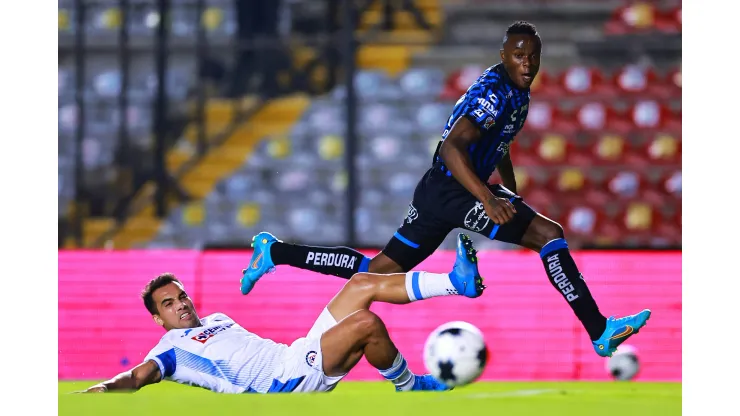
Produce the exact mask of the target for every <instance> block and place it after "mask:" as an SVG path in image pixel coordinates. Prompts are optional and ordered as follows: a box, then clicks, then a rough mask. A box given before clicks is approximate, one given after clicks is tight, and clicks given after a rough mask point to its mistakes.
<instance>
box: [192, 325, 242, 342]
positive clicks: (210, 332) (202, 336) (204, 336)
mask: <svg viewBox="0 0 740 416" xmlns="http://www.w3.org/2000/svg"><path fill="white" fill-rule="evenodd" d="M232 326H234V324H233V323H230V324H226V325H218V326H214V327H213V328H208V329H205V330H203V332H201V333H199V334H198V335H196V336H194V337H192V338H190V339H192V340H193V341H198V342H200V343H201V344H205V343H206V341H208V340H209V339H211V338H213V337H214V336H215V335H216V334H218V333H219V332H223V331H226V330H227V329H229V328H231V327H232Z"/></svg>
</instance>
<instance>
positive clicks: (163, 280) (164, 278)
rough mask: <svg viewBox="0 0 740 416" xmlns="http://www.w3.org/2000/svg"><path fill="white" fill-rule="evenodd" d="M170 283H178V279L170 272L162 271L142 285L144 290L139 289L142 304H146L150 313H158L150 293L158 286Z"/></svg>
mask: <svg viewBox="0 0 740 416" xmlns="http://www.w3.org/2000/svg"><path fill="white" fill-rule="evenodd" d="M170 283H180V280H178V279H177V277H175V275H174V274H172V273H162V274H160V275H159V276H157V277H155V278H154V279H152V280H151V281H149V283H147V284H146V286H145V287H144V290H142V291H141V298H142V299H143V300H144V306H146V310H148V311H149V313H151V314H152V315H156V314H157V313H159V311H158V310H157V305H155V304H154V298H153V297H152V293H154V291H155V290H157V289H159V288H160V287H162V286H165V285H168V284H170ZM180 284H181V283H180Z"/></svg>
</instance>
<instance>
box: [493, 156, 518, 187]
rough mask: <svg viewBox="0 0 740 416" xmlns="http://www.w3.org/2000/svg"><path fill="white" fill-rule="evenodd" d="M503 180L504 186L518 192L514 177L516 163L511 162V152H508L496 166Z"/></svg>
mask: <svg viewBox="0 0 740 416" xmlns="http://www.w3.org/2000/svg"><path fill="white" fill-rule="evenodd" d="M496 169H497V170H498V174H499V176H501V181H502V182H503V183H504V186H505V187H506V188H507V189H508V190H510V191H511V192H513V193H516V178H515V177H514V165H512V164H511V153H506V155H504V157H503V159H501V161H500V162H498V165H497V166H496Z"/></svg>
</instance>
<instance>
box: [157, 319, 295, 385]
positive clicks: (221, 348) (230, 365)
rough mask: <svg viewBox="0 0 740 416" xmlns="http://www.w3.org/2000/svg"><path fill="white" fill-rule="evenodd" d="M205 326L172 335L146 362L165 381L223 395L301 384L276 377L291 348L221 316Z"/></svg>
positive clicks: (175, 332)
mask: <svg viewBox="0 0 740 416" xmlns="http://www.w3.org/2000/svg"><path fill="white" fill-rule="evenodd" d="M201 324H202V326H200V327H197V328H189V329H173V330H170V331H168V332H167V333H166V334H165V335H164V336H163V337H162V339H161V340H160V341H159V344H157V346H156V347H154V348H153V349H152V350H151V351H150V352H149V354H148V355H147V356H146V358H145V359H144V361H145V362H146V361H148V360H152V361H154V362H156V363H157V365H158V366H159V370H160V371H161V373H162V379H167V380H171V381H175V382H178V383H182V384H187V385H192V386H198V387H203V388H206V389H209V390H212V391H214V392H218V393H244V392H257V393H268V392H275V391H292V390H293V389H295V387H296V386H297V384H298V383H290V382H287V383H281V382H280V381H278V380H277V379H275V377H274V376H273V375H274V373H275V370H276V369H277V368H278V367H279V366H280V364H281V362H282V358H283V354H284V353H285V350H286V349H287V348H288V346H287V345H285V344H279V343H276V342H274V341H272V340H269V339H264V338H261V337H259V336H257V335H255V334H253V333H251V332H249V331H247V330H246V329H244V328H242V327H241V326H240V325H239V324H237V323H236V322H234V321H233V320H232V319H231V318H229V317H228V316H226V315H224V314H222V313H214V314H212V315H209V316H206V317H205V318H202V319H201ZM296 381H297V382H298V380H296ZM291 384H296V386H294V385H291Z"/></svg>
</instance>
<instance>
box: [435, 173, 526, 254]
mask: <svg viewBox="0 0 740 416" xmlns="http://www.w3.org/2000/svg"><path fill="white" fill-rule="evenodd" d="M489 189H490V190H491V192H492V193H493V194H494V195H496V196H498V197H500V198H506V199H508V200H509V201H511V203H512V204H513V205H514V207H515V208H516V211H517V212H516V214H515V215H514V218H512V219H511V220H510V221H509V222H507V223H506V224H501V225H499V224H496V223H494V222H493V220H491V219H490V218H489V217H488V214H487V213H486V209H485V208H484V206H483V203H482V202H480V201H478V200H477V199H476V198H475V197H474V196H473V195H472V194H470V193H469V192H457V193H455V194H452V195H451V196H450V198H449V200H448V201H447V203H446V205H445V209H446V211H447V212H448V213H449V218H450V221H451V222H452V223H453V224H454V225H455V226H456V227H459V228H464V229H466V230H468V231H472V232H474V233H478V234H481V235H483V236H485V237H487V238H489V239H491V240H498V241H503V242H507V243H512V244H520V243H521V240H522V236H524V233H525V232H526V231H527V227H529V224H530V223H531V222H532V219H533V218H534V217H535V216H536V215H537V213H536V212H535V211H534V210H533V209H532V208H531V207H530V206H529V205H527V204H526V203H524V201H523V200H522V197H521V196H519V195H516V194H515V193H513V192H511V191H509V190H508V189H506V188H505V187H504V186H502V185H498V184H497V185H491V186H489Z"/></svg>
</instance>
